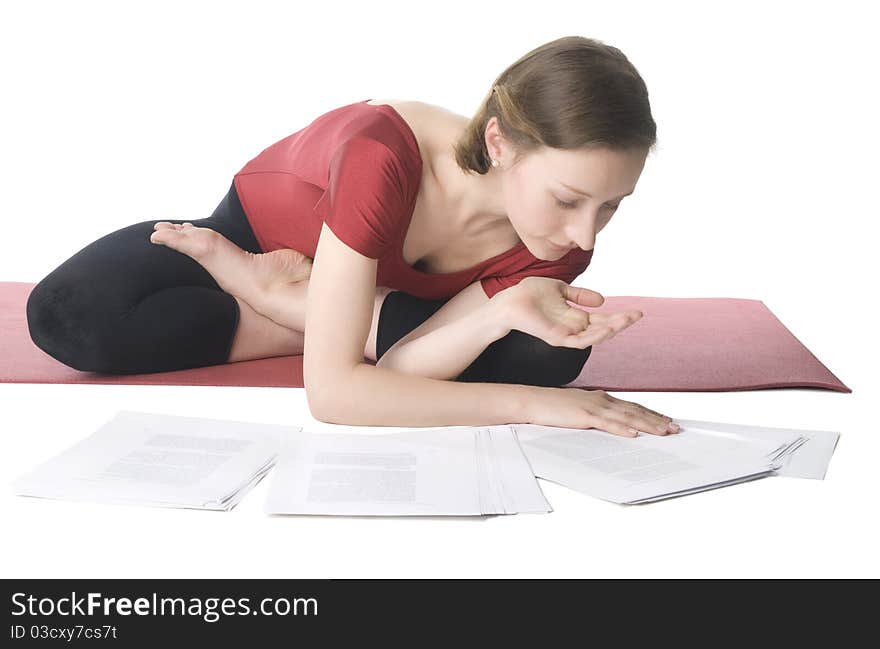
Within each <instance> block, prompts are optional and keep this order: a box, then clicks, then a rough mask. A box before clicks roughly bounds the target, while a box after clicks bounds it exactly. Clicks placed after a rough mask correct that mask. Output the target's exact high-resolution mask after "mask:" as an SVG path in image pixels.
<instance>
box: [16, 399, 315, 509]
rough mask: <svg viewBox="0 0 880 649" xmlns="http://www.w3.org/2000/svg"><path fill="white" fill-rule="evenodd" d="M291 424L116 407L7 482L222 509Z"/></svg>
mask: <svg viewBox="0 0 880 649" xmlns="http://www.w3.org/2000/svg"><path fill="white" fill-rule="evenodd" d="M301 430H302V428H301V427H299V426H279V425H271V424H256V423H251V422H238V421H227V420H218V419H202V418H195V417H179V416H171V415H160V414H153V413H141V412H132V411H121V412H119V413H117V415H116V416H115V417H114V418H113V419H111V420H110V421H108V422H107V423H106V424H104V425H103V426H102V427H101V428H100V429H98V430H97V431H96V432H95V433H93V434H92V435H91V436H89V437H87V438H86V439H84V440H82V441H81V442H79V443H78V444H76V445H74V446H72V447H71V448H69V449H67V450H66V451H64V452H62V453H61V454H60V455H58V456H56V457H54V458H52V459H51V460H49V461H48V462H46V463H44V464H42V465H41V466H39V467H37V468H36V469H35V470H33V471H31V472H30V473H28V474H27V475H24V476H22V477H21V478H19V479H18V480H16V481H15V482H14V483H13V488H14V490H15V493H17V494H19V495H23V496H37V497H42V498H57V499H64V500H89V501H97V502H105V503H124V504H135V505H150V506H157V507H187V508H195V509H218V510H229V509H232V508H233V507H235V505H236V504H237V503H238V502H239V500H241V498H242V497H243V496H244V495H245V494H246V493H247V492H248V491H249V490H250V489H251V488H252V487H253V486H254V485H255V484H257V483H258V482H259V481H260V480H261V479H262V478H263V476H264V475H266V473H267V472H268V471H269V469H271V468H272V465H273V464H274V462H275V459H276V457H277V454H278V450H279V449H280V448H281V444H282V442H283V438H284V437H285V436H287V435H290V434H297V433H299V432H300V431H301Z"/></svg>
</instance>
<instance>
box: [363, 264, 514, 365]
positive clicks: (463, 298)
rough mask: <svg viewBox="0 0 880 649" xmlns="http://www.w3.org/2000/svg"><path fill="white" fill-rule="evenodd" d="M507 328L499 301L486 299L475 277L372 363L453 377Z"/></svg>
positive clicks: (504, 334) (508, 331)
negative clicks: (473, 280)
mask: <svg viewBox="0 0 880 649" xmlns="http://www.w3.org/2000/svg"><path fill="white" fill-rule="evenodd" d="M510 330H511V328H510V327H509V326H508V325H507V323H506V318H505V316H504V312H503V310H502V307H501V303H500V302H499V301H493V300H490V299H489V298H488V297H487V296H486V293H485V291H484V290H483V287H482V285H481V284H480V282H479V281H478V282H475V283H473V284H471V285H469V286H468V287H466V288H464V289H463V290H462V291H460V292H459V293H458V294H457V295H455V296H454V297H452V298H451V299H450V300H449V301H448V302H446V303H445V304H444V305H443V306H442V307H440V309H438V310H437V312H436V313H434V314H433V315H432V316H431V317H430V318H428V319H427V320H425V321H424V322H423V323H422V324H420V325H419V326H418V327H416V328H415V329H413V330H412V331H410V332H409V333H408V334H407V335H405V336H404V337H403V338H401V339H400V340H398V341H397V342H395V343H394V344H393V345H392V346H391V347H390V348H389V349H388V350H387V351H386V352H385V353H384V354H383V355H382V357H381V358H380V359H379V360H378V361H376V365H377V366H382V367H385V368H389V369H393V370H396V371H399V372H402V373H405V374H418V375H420V376H426V377H429V378H434V379H443V380H453V379H455V378H456V377H457V376H458V375H460V374H461V373H462V372H463V371H464V370H465V369H467V367H468V366H470V364H471V363H473V362H474V360H475V359H476V358H477V357H478V356H479V355H480V354H482V353H483V351H484V350H485V349H486V347H488V346H489V345H490V344H492V343H493V342H495V341H496V340H498V339H500V338H503V337H504V336H506V335H507V334H508V333H510Z"/></svg>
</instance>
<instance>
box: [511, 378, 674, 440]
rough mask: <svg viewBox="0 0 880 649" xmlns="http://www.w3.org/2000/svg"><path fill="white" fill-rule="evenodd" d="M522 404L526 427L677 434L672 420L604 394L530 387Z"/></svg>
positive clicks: (579, 389)
mask: <svg viewBox="0 0 880 649" xmlns="http://www.w3.org/2000/svg"><path fill="white" fill-rule="evenodd" d="M531 390H532V391H531V392H530V393H529V395H528V400H527V401H526V409H525V413H526V418H527V419H528V421H527V423H530V424H537V425H539V426H555V427H558V428H598V429H600V430H604V431H607V432H609V433H612V434H614V435H621V436H623V437H636V436H637V435H638V434H639V432H642V433H649V434H651V435H666V434H667V433H677V432H679V431H680V430H681V427H680V426H679V425H678V424H675V423H671V422H672V418H671V417H667V416H666V415H661V414H660V413H659V412H655V411H653V410H650V409H648V408H645V407H644V406H642V405H639V404H638V403H634V402H632V401H624V400H623V399H617V398H615V397H612V396H611V395H610V394H608V393H606V392H605V391H604V390H583V389H581V388H546V387H534V386H532V388H531Z"/></svg>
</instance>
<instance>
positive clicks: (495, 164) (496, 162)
mask: <svg viewBox="0 0 880 649" xmlns="http://www.w3.org/2000/svg"><path fill="white" fill-rule="evenodd" d="M499 164H501V163H500V162H498V161H497V160H496V159H495V158H492V166H493V167H497V166H498V165H499Z"/></svg>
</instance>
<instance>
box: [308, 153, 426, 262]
mask: <svg viewBox="0 0 880 649" xmlns="http://www.w3.org/2000/svg"><path fill="white" fill-rule="evenodd" d="M410 190H411V188H410V183H409V182H408V181H407V174H406V172H405V170H404V166H403V164H402V163H401V161H400V159H399V158H398V157H397V155H395V153H394V152H393V151H392V150H391V149H390V148H389V147H388V146H386V145H385V144H383V143H382V142H379V141H378V140H374V139H371V138H368V137H363V136H356V137H353V138H351V139H350V140H348V141H346V142H344V143H343V144H341V145H340V146H339V148H338V149H337V150H336V151H335V152H334V154H333V156H332V158H331V160H330V169H329V178H328V183H327V189H326V190H325V191H324V194H323V195H322V196H321V198H320V199H319V200H318V202H317V203H316V204H315V207H314V210H315V213H316V214H317V215H318V216H319V217H320V219H321V221H323V222H324V223H326V224H327V225H328V227H329V228H330V229H331V230H332V231H333V234H335V235H336V236H337V237H338V238H339V239H340V240H341V241H343V242H344V243H345V244H346V245H347V246H349V247H350V248H352V249H353V250H356V251H358V252H359V253H361V254H362V255H364V256H366V257H370V258H371V259H379V258H380V257H381V256H382V254H383V253H384V252H385V251H386V249H387V248H388V246H389V245H390V244H391V243H392V242H394V241H395V237H396V236H398V234H399V228H400V227H402V224H403V220H404V219H405V218H406V217H407V216H408V214H407V209H408V205H409V196H410Z"/></svg>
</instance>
